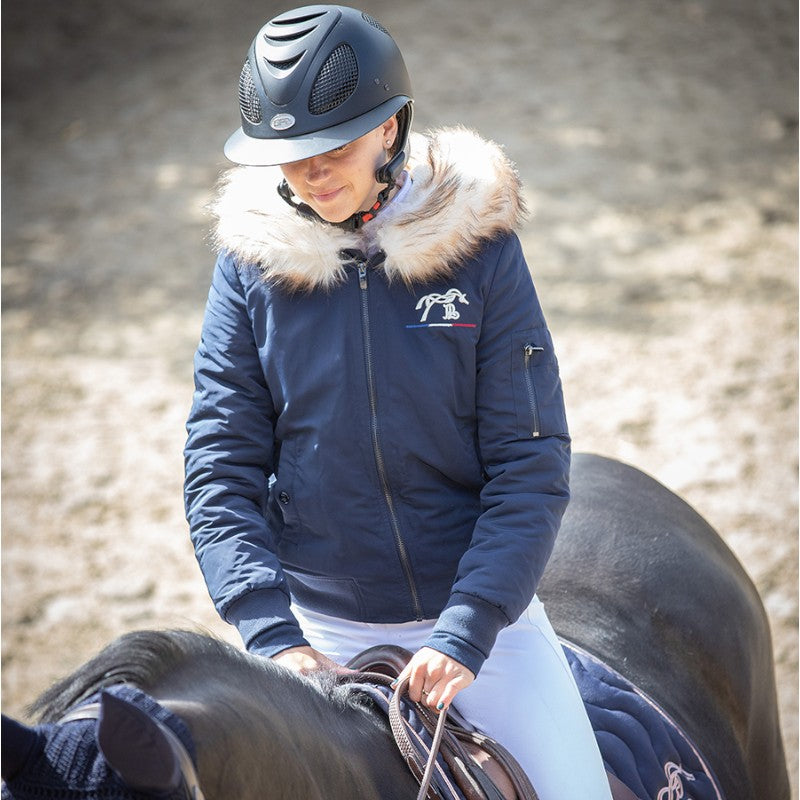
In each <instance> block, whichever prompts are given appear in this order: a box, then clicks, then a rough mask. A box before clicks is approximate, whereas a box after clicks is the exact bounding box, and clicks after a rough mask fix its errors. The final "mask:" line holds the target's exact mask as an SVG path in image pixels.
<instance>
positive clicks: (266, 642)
mask: <svg viewBox="0 0 800 800" xmlns="http://www.w3.org/2000/svg"><path fill="white" fill-rule="evenodd" d="M194 378H195V392H194V398H193V403H192V409H191V413H190V415H189V419H188V422H187V426H186V428H187V434H188V438H187V443H186V449H185V453H184V456H185V469H186V472H185V484H184V498H185V505H186V516H187V520H188V522H189V529H190V534H191V538H192V543H193V545H194V549H195V554H196V556H197V560H198V562H199V564H200V569H201V571H202V573H203V576H204V578H205V581H206V584H207V586H208V590H209V593H210V594H211V598H212V600H213V601H214V605H215V606H216V608H217V611H218V612H219V613H220V615H221V616H222V617H223V619H225V620H226V621H228V622H230V623H232V624H234V625H236V626H237V628H238V629H239V633H240V634H241V636H242V639H243V641H244V644H245V646H246V647H247V649H248V650H251V651H254V652H258V653H261V654H263V655H274V654H275V653H277V652H280V651H281V650H284V649H286V648H287V647H293V646H296V645H302V644H307V642H306V641H305V640H304V639H303V635H302V632H301V631H300V628H299V626H298V624H297V621H296V620H295V618H294V617H293V615H292V613H291V611H290V609H289V602H290V601H289V591H288V588H287V585H286V580H285V577H284V575H283V571H282V569H281V566H280V564H279V562H278V559H277V558H276V556H275V555H274V536H273V533H272V531H270V530H269V527H268V525H267V521H266V519H265V515H264V508H265V504H266V498H267V493H268V485H269V477H270V475H271V474H272V470H273V446H274V430H273V421H274V417H275V411H274V409H273V406H272V399H271V397H270V393H269V390H268V388H267V386H266V384H265V381H264V376H263V372H262V369H261V366H260V362H259V357H258V351H257V348H256V344H255V340H254V336H253V332H252V326H251V323H250V317H249V314H248V309H247V301H246V297H245V292H244V289H243V287H242V283H241V280H240V276H239V274H238V271H237V269H236V266H235V264H234V263H233V261H232V259H230V258H226V257H225V256H224V255H222V256H220V258H219V259H218V261H217V265H216V268H215V271H214V278H213V281H212V285H211V290H210V292H209V298H208V304H207V306H206V312H205V319H204V322H203V330H202V336H201V340H200V345H199V347H198V349H197V353H196V355H195V371H194Z"/></svg>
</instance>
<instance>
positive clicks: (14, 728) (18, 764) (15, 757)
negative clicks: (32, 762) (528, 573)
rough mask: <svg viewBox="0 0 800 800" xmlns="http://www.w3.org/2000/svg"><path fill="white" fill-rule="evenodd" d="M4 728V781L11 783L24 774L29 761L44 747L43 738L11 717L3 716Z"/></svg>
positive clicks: (1, 736) (0, 762)
mask: <svg viewBox="0 0 800 800" xmlns="http://www.w3.org/2000/svg"><path fill="white" fill-rule="evenodd" d="M2 717H3V720H2V728H0V742H2V748H0V749H2V755H1V756H0V766H1V767H2V770H0V771H2V776H3V780H6V781H10V780H12V779H13V778H16V776H17V775H19V774H20V772H22V770H23V769H24V768H25V765H26V764H27V762H28V760H29V759H30V758H31V757H32V756H33V755H34V754H35V753H36V752H38V751H41V749H42V747H43V746H44V741H43V739H42V737H41V736H40V735H39V734H38V733H37V732H36V731H35V730H34V729H33V728H29V727H28V726H27V725H23V724H22V723H21V722H17V721H16V720H15V719H11V717H7V716H6V715H5V714H3V715H2Z"/></svg>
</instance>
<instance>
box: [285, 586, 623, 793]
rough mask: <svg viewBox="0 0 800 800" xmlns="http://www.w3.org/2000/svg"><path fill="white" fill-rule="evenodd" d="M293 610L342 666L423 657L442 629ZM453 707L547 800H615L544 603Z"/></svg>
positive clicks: (316, 644) (506, 636) (534, 606)
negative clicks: (365, 654)
mask: <svg viewBox="0 0 800 800" xmlns="http://www.w3.org/2000/svg"><path fill="white" fill-rule="evenodd" d="M292 610H293V611H294V613H295V615H296V616H297V619H298V622H299V623H300V626H301V628H302V629H303V633H304V634H305V637H306V639H307V640H308V641H309V643H310V644H311V646H312V647H313V648H314V649H316V650H319V651H320V652H321V653H324V654H325V655H327V656H328V657H329V658H331V659H333V660H334V661H336V662H337V663H339V664H346V663H347V662H348V661H349V660H350V659H351V658H352V657H353V656H355V655H357V654H358V653H360V652H361V651H362V650H365V649H367V648H368V647H372V646H374V645H378V644H394V645H398V646H400V647H404V648H405V649H406V650H410V651H412V652H415V651H416V650H418V649H419V648H420V647H421V646H422V645H423V644H424V642H425V640H426V639H427V637H428V635H429V634H430V632H431V631H432V630H433V626H434V625H435V622H436V621H435V620H424V621H422V622H406V623H401V624H391V625H382V624H373V623H364V622H351V621H349V620H341V619H338V618H335V617H329V616H325V615H323V614H317V613H316V612H313V611H308V610H307V609H300V608H297V607H296V606H295V607H293V609H292ZM453 705H454V706H455V707H456V708H457V709H458V711H459V712H460V713H461V714H462V716H464V717H465V718H466V719H467V720H468V721H469V722H470V723H472V724H473V725H474V726H475V727H476V728H478V729H479V730H481V731H483V732H484V733H486V734H487V735H489V736H491V737H492V738H494V739H496V740H497V741H498V742H500V743H501V744H502V745H503V746H504V747H506V748H507V749H508V750H509V751H510V752H511V753H512V754H513V755H514V757H515V758H516V759H517V760H518V761H519V763H520V764H521V766H522V767H523V769H524V770H525V771H526V772H527V773H528V777H529V778H530V779H531V782H532V783H533V786H534V788H535V789H536V792H537V794H538V795H539V797H540V799H541V800H611V792H610V789H609V786H608V781H607V779H606V775H605V770H604V768H603V763H602V759H601V758H600V751H599V749H598V747H597V742H596V740H595V737H594V734H593V732H592V729H591V726H590V724H589V720H588V717H587V716H586V711H585V709H584V706H583V701H582V700H581V698H580V695H579V694H578V689H577V686H576V685H575V681H574V679H573V677H572V672H571V671H570V668H569V665H568V664H567V660H566V657H565V656H564V651H563V650H562V648H561V645H560V644H559V642H558V639H557V638H556V634H555V632H554V631H553V628H552V626H551V625H550V620H549V619H548V618H547V614H546V613H545V610H544V606H543V605H542V603H541V602H540V601H539V599H538V598H537V597H534V599H533V602H532V603H531V604H530V606H529V607H528V609H527V610H526V611H525V613H523V615H522V616H521V617H520V619H519V620H518V621H517V622H515V623H514V624H513V625H510V626H509V627H507V628H505V629H504V630H502V631H501V632H500V634H499V636H498V637H497V641H496V643H495V646H494V648H493V650H492V652H491V654H490V656H489V658H488V659H487V660H486V662H485V663H484V665H483V667H482V668H481V671H480V673H479V674H478V677H477V678H476V680H475V681H474V683H472V684H471V685H470V686H468V687H467V688H466V689H462V691H460V692H459V693H458V695H457V696H456V699H455V701H454V703H453Z"/></svg>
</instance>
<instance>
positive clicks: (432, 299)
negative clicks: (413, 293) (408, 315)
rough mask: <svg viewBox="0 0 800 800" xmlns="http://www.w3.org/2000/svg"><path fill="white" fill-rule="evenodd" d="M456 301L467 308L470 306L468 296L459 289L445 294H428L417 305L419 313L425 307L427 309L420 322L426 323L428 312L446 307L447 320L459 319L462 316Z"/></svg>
mask: <svg viewBox="0 0 800 800" xmlns="http://www.w3.org/2000/svg"><path fill="white" fill-rule="evenodd" d="M456 300H458V302H459V303H463V304H464V305H465V306H468V305H469V300H467V296H466V295H465V294H464V292H461V291H459V290H458V289H448V290H447V291H446V292H445V293H444V294H438V293H436V292H434V293H433V294H426V295H425V297H421V298H420V301H419V302H418V303H417V311H419V310H420V309H421V308H422V307H423V306H424V307H425V311H424V312H423V314H422V316H421V317H420V319H419V321H420V322H425V321H426V320H427V319H428V312H429V311H430V310H431V308H433V306H444V318H445V319H458V318H459V317H460V316H461V314H459V313H458V311H457V310H456V303H455V301H456Z"/></svg>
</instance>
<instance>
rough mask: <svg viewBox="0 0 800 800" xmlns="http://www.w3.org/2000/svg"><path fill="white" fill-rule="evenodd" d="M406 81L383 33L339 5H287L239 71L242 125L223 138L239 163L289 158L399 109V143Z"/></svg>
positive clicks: (327, 145)
mask: <svg viewBox="0 0 800 800" xmlns="http://www.w3.org/2000/svg"><path fill="white" fill-rule="evenodd" d="M412 102H413V99H412V94H411V81H410V79H409V76H408V71H407V69H406V66H405V63H404V61H403V57H402V55H401V53H400V50H399V49H398V47H397V45H396V44H395V41H394V39H392V37H391V35H390V34H389V32H388V31H387V30H386V29H385V28H384V27H383V26H382V25H381V24H380V23H379V22H378V21H377V20H375V19H373V18H372V17H370V16H369V15H368V14H365V13H363V12H361V11H357V10H356V9H353V8H348V7H346V6H335V5H315V6H305V7H303V8H298V9H295V10H294V11H288V12H285V13H283V14H280V15H279V16H277V17H275V18H273V19H272V20H271V21H270V22H268V23H267V24H266V25H264V27H263V28H261V30H260V31H259V32H258V34H257V36H256V37H255V39H254V40H253V43H252V45H251V46H250V50H249V51H248V54H247V59H246V60H245V62H244V66H243V67H242V71H241V74H240V77H239V107H240V112H241V127H240V128H239V129H238V130H237V131H236V132H234V133H233V135H232V136H231V137H230V138H229V139H228V141H227V142H226V144H225V155H226V156H227V157H228V158H229V159H230V160H231V161H233V162H235V163H238V164H248V165H257V166H270V165H278V164H288V163H290V162H292V161H300V160H302V159H304V158H311V157H312V156H317V155H321V154H322V153H327V152H328V151H330V150H335V149H336V148H337V147H342V146H343V145H346V144H348V143H349V142H352V141H354V140H355V139H358V138H359V137H361V136H363V135H364V134H366V133H368V132H369V131H371V130H373V129H374V128H377V127H378V125H380V124H381V123H383V122H385V121H386V120H387V119H389V118H390V117H392V116H393V115H395V114H398V112H402V113H399V114H398V122H399V123H400V127H399V130H398V137H397V142H396V147H395V152H397V153H399V152H400V151H403V150H404V149H405V148H406V143H407V139H408V134H409V129H410V124H411V105H412Z"/></svg>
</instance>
